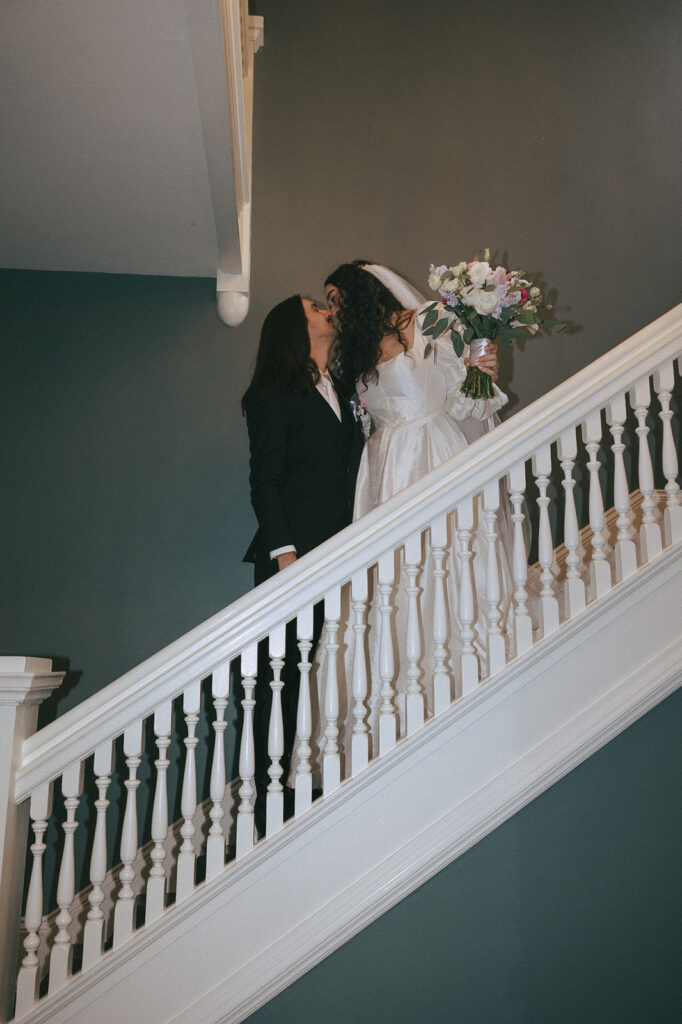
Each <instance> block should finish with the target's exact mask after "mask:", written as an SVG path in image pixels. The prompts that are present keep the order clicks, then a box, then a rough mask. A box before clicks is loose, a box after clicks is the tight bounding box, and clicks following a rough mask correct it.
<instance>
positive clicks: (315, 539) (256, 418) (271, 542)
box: [244, 388, 364, 578]
mask: <svg viewBox="0 0 682 1024" xmlns="http://www.w3.org/2000/svg"><path fill="white" fill-rule="evenodd" d="M339 405H340V408H341V421H340V422H339V419H338V417H337V416H336V413H335V412H334V411H333V410H332V409H331V407H330V406H329V404H328V402H326V401H325V399H324V398H323V397H322V395H321V394H320V393H319V391H318V390H317V389H316V388H312V389H311V390H310V391H307V392H272V393H266V394H262V395H259V396H257V397H256V398H255V399H253V400H252V401H251V402H250V403H249V406H248V408H247V410H246V424H247V428H248V432H249V446H250V450H251V474H250V483H251V502H252V504H253V508H254V511H255V513H256V518H257V519H258V531H257V533H256V536H255V537H254V539H253V541H252V542H251V545H250V547H249V550H248V551H247V553H246V556H245V559H244V560H245V561H253V562H256V566H257V576H258V575H260V577H261V578H265V576H267V575H268V574H269V573H268V569H271V571H274V570H275V569H276V568H277V563H276V562H272V565H271V559H270V552H271V551H274V550H276V549H277V548H281V547H285V546H286V545H287V544H293V545H294V546H295V548H296V552H297V554H298V555H299V557H300V556H301V555H304V554H305V553H306V552H307V551H310V550H311V549H312V548H314V547H316V546H317V545H318V544H322V542H323V541H325V540H327V539H328V538H329V537H331V536H333V534H335V533H338V531H339V530H342V529H343V527H344V526H347V525H348V524H349V523H350V522H351V520H352V517H353V498H354V494H355V480H356V477H357V473H358V467H359V465H360V455H361V453H362V445H363V441H364V439H363V434H362V429H361V426H360V424H359V423H357V422H356V421H355V418H354V417H353V414H352V412H351V408H350V404H349V402H348V401H347V400H345V399H344V397H343V396H342V395H341V394H339ZM259 565H261V566H263V568H264V571H263V572H261V573H260V574H259V573H258V566H259Z"/></svg>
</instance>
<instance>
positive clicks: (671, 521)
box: [654, 362, 682, 547]
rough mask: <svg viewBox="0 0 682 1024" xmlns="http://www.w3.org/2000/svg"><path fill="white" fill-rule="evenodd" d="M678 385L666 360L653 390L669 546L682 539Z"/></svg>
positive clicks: (655, 380)
mask: <svg viewBox="0 0 682 1024" xmlns="http://www.w3.org/2000/svg"><path fill="white" fill-rule="evenodd" d="M674 384H675V368H674V365H673V363H672V362H671V363H666V365H665V366H662V367H661V368H660V370H657V371H656V373H655V374H654V390H655V391H656V394H657V395H658V400H659V402H660V403H661V411H660V412H659V414H658V415H659V418H660V420H661V422H662V424H663V452H662V466H663V476H664V477H665V478H666V481H667V483H666V485H665V493H666V495H667V498H666V505H665V511H664V513H663V537H664V539H665V544H666V547H669V546H670V545H671V544H675V543H677V541H678V540H682V506H680V488H679V484H678V483H677V472H678V462H677V452H676V451H675V441H674V440H673V431H672V424H671V421H672V418H673V414H672V409H671V408H670V399H671V398H672V390H673V386H674Z"/></svg>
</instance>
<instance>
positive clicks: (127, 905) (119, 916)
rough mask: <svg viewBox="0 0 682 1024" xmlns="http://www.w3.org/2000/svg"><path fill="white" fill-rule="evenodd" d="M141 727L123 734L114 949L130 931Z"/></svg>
mask: <svg viewBox="0 0 682 1024" xmlns="http://www.w3.org/2000/svg"><path fill="white" fill-rule="evenodd" d="M142 726H143V723H142V722H136V723H135V724H134V725H130V726H128V728H127V729H126V731H125V732H124V733H123V754H124V756H125V759H126V765H127V768H128V778H127V779H126V780H125V788H126V806H125V811H124V814H123V829H122V831H121V849H120V857H121V863H122V864H123V867H122V868H121V872H120V875H119V880H120V882H121V888H120V890H119V893H118V898H117V900H116V905H115V907H114V949H118V947H119V946H120V945H122V944H123V943H124V942H127V940H128V939H129V938H130V937H131V935H132V934H133V927H134V918H135V893H134V891H133V885H132V883H133V882H134V880H135V869H134V868H133V861H134V860H135V854H136V853H137V790H138V787H139V785H140V780H139V779H138V778H137V769H138V768H139V767H140V762H141V760H142V757H141V754H142Z"/></svg>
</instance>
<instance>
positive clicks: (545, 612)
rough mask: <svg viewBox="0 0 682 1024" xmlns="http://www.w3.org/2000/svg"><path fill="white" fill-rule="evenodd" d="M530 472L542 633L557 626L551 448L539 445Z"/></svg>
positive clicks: (552, 630) (546, 633)
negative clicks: (534, 495) (534, 498)
mask: <svg viewBox="0 0 682 1024" xmlns="http://www.w3.org/2000/svg"><path fill="white" fill-rule="evenodd" d="M532 464H533V476H534V477H535V484H536V486H537V489H538V492H539V495H538V499H537V503H538V508H539V509H540V518H539V524H538V561H539V563H540V568H541V572H540V582H541V584H542V588H541V590H540V633H541V635H542V636H543V637H545V636H549V635H550V634H551V633H554V632H556V630H557V629H558V628H559V603H558V601H557V599H556V597H555V594H554V574H553V572H552V565H553V563H554V541H553V540H552V527H551V524H550V521H549V504H550V498H549V496H548V494H547V488H548V487H549V480H550V475H551V472H552V450H551V447H550V446H549V445H548V444H547V445H543V446H542V448H540V449H539V450H538V451H537V452H536V453H535V455H533V459H532Z"/></svg>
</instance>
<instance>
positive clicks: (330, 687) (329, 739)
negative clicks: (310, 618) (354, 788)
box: [322, 587, 341, 796]
mask: <svg viewBox="0 0 682 1024" xmlns="http://www.w3.org/2000/svg"><path fill="white" fill-rule="evenodd" d="M340 618H341V588H340V587H334V588H333V590H330V591H329V593H328V594H326V595H325V598H324V627H325V633H326V636H327V639H326V653H327V675H326V678H325V681H324V718H325V723H326V724H325V727H324V756H323V758H322V789H323V791H324V795H325V796H327V795H328V794H329V793H333V792H334V790H335V789H338V788H339V786H340V785H341V757H340V754H339V678H338V664H337V662H338V652H339V644H338V639H337V637H338V632H339V619H340Z"/></svg>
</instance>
